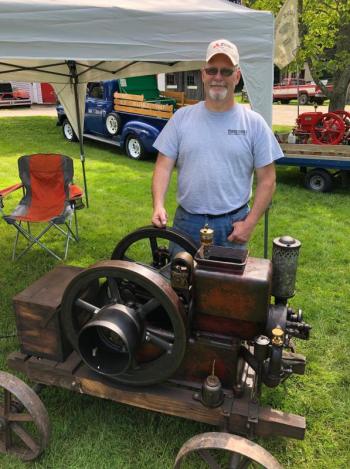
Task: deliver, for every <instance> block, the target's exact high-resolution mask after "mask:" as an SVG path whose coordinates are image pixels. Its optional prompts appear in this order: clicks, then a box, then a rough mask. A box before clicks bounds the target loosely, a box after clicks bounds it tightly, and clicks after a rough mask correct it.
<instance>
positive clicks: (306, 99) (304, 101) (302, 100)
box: [298, 93, 309, 106]
mask: <svg viewBox="0 0 350 469" xmlns="http://www.w3.org/2000/svg"><path fill="white" fill-rule="evenodd" d="M298 101H299V104H300V106H305V104H307V103H308V102H309V97H308V95H307V94H306V93H301V94H300V95H299V98H298Z"/></svg>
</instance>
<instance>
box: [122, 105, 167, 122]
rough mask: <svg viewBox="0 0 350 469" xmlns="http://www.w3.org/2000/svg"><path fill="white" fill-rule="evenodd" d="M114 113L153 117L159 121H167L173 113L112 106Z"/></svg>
mask: <svg viewBox="0 0 350 469" xmlns="http://www.w3.org/2000/svg"><path fill="white" fill-rule="evenodd" d="M114 110H115V111H122V112H129V113H131V114H140V115H143V116H153V117H159V118H161V119H169V118H170V117H171V116H172V115H173V113H172V112H168V111H167V112H162V111H154V110H152V109H138V108H133V107H126V106H118V105H114Z"/></svg>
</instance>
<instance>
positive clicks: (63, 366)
mask: <svg viewBox="0 0 350 469" xmlns="http://www.w3.org/2000/svg"><path fill="white" fill-rule="evenodd" d="M81 363H82V361H81V358H80V356H79V355H78V354H77V353H76V352H75V351H74V352H72V353H71V354H70V355H69V357H68V358H67V359H66V361H65V362H63V363H57V364H56V367H55V368H56V370H59V371H65V372H67V373H71V374H73V373H74V372H75V371H76V370H77V369H78V367H79V366H80V365H81Z"/></svg>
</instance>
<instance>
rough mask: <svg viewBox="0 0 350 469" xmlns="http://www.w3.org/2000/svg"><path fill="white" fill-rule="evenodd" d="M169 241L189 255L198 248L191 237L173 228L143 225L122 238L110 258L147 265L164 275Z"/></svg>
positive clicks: (168, 257) (193, 253) (167, 261)
mask: <svg viewBox="0 0 350 469" xmlns="http://www.w3.org/2000/svg"><path fill="white" fill-rule="evenodd" d="M170 243H174V244H177V245H179V246H180V247H181V248H182V249H183V250H184V251H186V252H188V253H189V254H191V256H194V255H195V253H196V252H197V250H198V246H197V245H196V243H195V242H194V241H193V240H192V238H190V237H189V236H187V235H185V234H184V233H181V232H180V231H178V230H175V229H174V228H155V227H154V226H144V227H142V228H139V229H138V230H136V231H133V232H132V233H130V234H128V235H127V236H126V237H125V238H123V239H122V240H121V241H120V242H119V243H118V244H117V246H116V247H115V249H114V251H113V253H112V257H111V258H112V259H123V260H128V261H133V262H137V263H140V264H144V265H148V266H150V267H153V268H155V269H157V270H158V271H160V273H164V274H165V275H166V272H167V270H168V267H169V266H170V264H169V263H170V260H171V246H170Z"/></svg>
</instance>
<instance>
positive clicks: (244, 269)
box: [0, 227, 310, 468]
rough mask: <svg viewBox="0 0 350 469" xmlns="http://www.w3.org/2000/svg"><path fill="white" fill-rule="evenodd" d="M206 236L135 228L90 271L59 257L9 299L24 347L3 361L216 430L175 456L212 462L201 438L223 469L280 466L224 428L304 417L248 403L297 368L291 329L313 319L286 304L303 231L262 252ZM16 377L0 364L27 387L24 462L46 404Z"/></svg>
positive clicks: (41, 377)
mask: <svg viewBox="0 0 350 469" xmlns="http://www.w3.org/2000/svg"><path fill="white" fill-rule="evenodd" d="M212 240H213V230H211V229H210V228H209V227H204V228H203V229H202V230H201V245H200V246H197V245H196V244H195V243H194V241H193V240H192V239H190V238H189V237H187V236H185V235H184V234H182V233H180V232H178V231H176V230H174V229H168V228H167V229H157V228H154V227H144V228H140V229H138V230H136V231H134V232H132V233H130V234H129V235H127V236H126V237H125V238H124V239H122V240H121V241H120V242H119V243H118V244H117V246H116V248H115V249H114V251H113V254H112V259H111V260H105V261H101V262H98V263H96V264H94V265H92V266H91V267H89V268H87V269H80V268H77V267H69V266H61V267H57V268H56V269H54V270H53V271H52V272H49V273H48V274H46V275H45V276H44V277H42V278H41V279H39V280H37V281H36V282H35V283H34V284H33V285H31V286H30V287H28V288H27V289H26V290H25V291H23V292H21V293H20V294H18V295H16V297H15V298H14V304H15V310H16V316H17V326H18V334H19V339H20V342H21V353H20V354H18V353H15V354H12V355H11V356H10V357H9V359H8V363H9V366H10V367H12V368H15V369H17V370H18V371H22V372H24V373H26V374H27V375H28V377H29V378H30V379H32V380H34V381H36V382H38V383H41V384H49V385H53V384H55V385H57V386H61V387H65V388H68V389H71V390H74V391H79V392H81V393H86V394H90V395H94V396H100V397H104V398H106V397H107V398H110V399H112V400H115V401H118V402H123V403H128V404H131V405H135V406H138V407H142V408H146V409H150V410H154V411H158V412H162V413H167V414H170V415H177V416H181V417H185V418H189V419H192V420H197V421H200V422H206V423H209V424H212V425H216V426H218V427H219V428H220V429H221V430H223V431H224V433H220V432H219V433H217V432H210V433H205V434H202V435H199V436H197V437H194V438H192V439H191V440H189V441H188V442H187V443H185V445H184V446H183V447H182V448H181V450H180V452H179V454H178V457H177V460H176V462H175V467H180V465H181V461H182V459H183V458H184V457H185V456H186V454H188V453H190V452H195V453H199V454H200V456H201V457H204V459H205V460H206V461H207V462H208V464H209V465H210V467H218V466H217V465H215V464H216V463H215V461H214V463H213V455H212V454H210V455H208V453H207V451H208V450H209V449H210V450H213V451H217V450H223V451H224V452H227V451H228V452H229V453H230V460H229V467H231V468H232V467H237V468H238V467H243V465H244V464H246V462H247V461H248V460H249V461H255V462H258V463H260V464H262V465H263V467H268V468H278V467H280V466H279V464H278V463H277V461H276V460H275V459H274V458H273V457H272V456H271V455H270V454H269V453H267V452H266V451H265V450H264V449H263V448H261V447H260V446H258V445H256V444H255V443H253V442H251V441H249V440H246V439H245V438H242V437H241V436H237V435H232V433H236V434H239V435H243V436H248V437H249V438H251V437H253V436H270V435H271V436H272V435H283V436H289V437H293V438H299V439H302V438H303V437H304V433H305V419H304V418H303V417H300V416H297V415H293V414H286V413H283V412H280V411H276V410H274V409H271V408H268V407H262V406H260V403H259V397H260V395H261V389H262V385H263V384H264V385H266V386H268V387H271V388H273V387H275V386H278V385H279V384H280V383H281V382H283V381H285V379H286V378H288V377H289V376H290V375H291V374H292V373H293V372H294V373H297V374H303V373H304V368H305V358H304V357H303V356H302V355H299V354H296V353H295V350H294V344H293V338H294V337H296V338H301V339H308V338H309V332H310V326H309V325H308V324H306V323H305V322H304V321H303V319H302V312H301V310H297V311H294V310H293V309H292V308H291V307H290V306H289V305H288V300H289V299H290V298H291V297H293V295H294V289H295V280H296V270H297V262H298V254H299V248H300V242H299V241H297V240H296V239H293V238H292V237H290V236H282V237H280V238H276V239H275V240H274V242H273V252H272V261H270V260H267V259H260V258H254V257H250V256H249V255H248V252H247V250H245V249H234V248H226V247H218V246H214V245H213V244H212ZM175 251H176V252H178V253H177V254H175V255H172V252H175ZM271 297H274V302H272V301H271ZM43 358H45V360H43ZM18 381H19V380H17V381H13V383H14V384H13V385H10V386H9V385H8V383H9V381H8V377H7V376H5V377H2V375H1V374H0V386H1V385H2V386H4V387H5V389H7V391H6V392H7V393H8V394H9V395H11V393H13V394H14V395H15V396H16V397H15V398H16V399H17V396H18V395H22V396H27V395H28V396H29V397H30V399H29V398H28V399H27V398H25V397H24V398H22V403H23V406H22V407H25V408H27V410H28V412H27V413H28V415H33V422H34V423H35V424H36V425H37V427H38V429H39V431H38V432H37V434H39V435H40V434H42V435H43V436H42V442H38V443H37V444H36V446H35V451H34V450H33V449H32V447H31V446H30V447H29V449H28V448H27V449H26V451H27V452H26V453H24V454H26V455H27V456H26V458H27V459H34V457H36V456H37V455H38V454H39V453H40V452H41V451H42V450H43V448H44V445H45V444H46V442H47V439H48V436H47V435H48V434H49V430H48V424H47V423H45V425H44V424H43V421H45V422H47V416H46V417H45V419H44V418H42V419H38V417H37V416H38V415H39V414H41V415H44V416H45V415H46V414H45V411H44V409H43V408H42V404H40V403H39V402H37V403H36V404H35V406H36V409H35V411H33V409H31V408H30V403H34V402H35V399H34V397H33V395H32V394H33V392H32V391H31V390H30V389H29V390H28V389H26V388H25V386H26V385H25V386H24V384H23V389H22V388H21V390H20V392H19V391H18V387H21V386H20V385H19V384H18ZM6 402H7V403H8V402H11V399H10V397H8V398H7V401H6ZM27 404H28V405H27ZM32 405H33V404H32ZM5 408H6V406H5ZM0 409H1V403H0ZM38 409H40V413H39V412H38ZM11 412H12V413H11V416H10V414H9V416H7V414H6V412H5V414H4V416H1V415H0V443H1V435H2V433H1V428H5V432H4V435H5V443H6V441H10V440H9V439H8V436H6V432H10V429H11V425H12V424H11V421H13V419H15V418H16V416H14V415H13V411H11ZM18 418H19V419H20V417H18ZM28 418H29V417H28ZM23 441H27V440H23ZM28 441H29V440H28ZM5 449H6V444H5ZM0 450H1V446H0ZM21 454H22V453H21ZM219 459H220V458H219ZM220 460H221V459H220ZM220 467H221V466H220ZM244 467H247V466H246V465H244Z"/></svg>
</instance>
